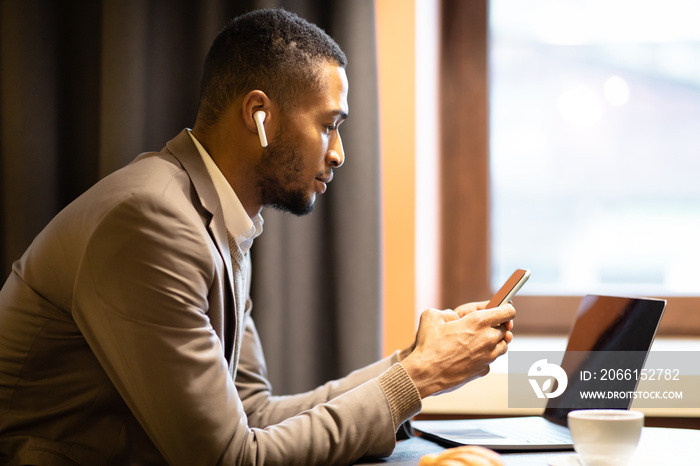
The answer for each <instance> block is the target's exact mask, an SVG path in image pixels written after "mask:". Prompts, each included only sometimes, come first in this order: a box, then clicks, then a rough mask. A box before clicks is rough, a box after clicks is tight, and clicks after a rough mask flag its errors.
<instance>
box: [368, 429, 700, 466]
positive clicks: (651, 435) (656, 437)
mask: <svg viewBox="0 0 700 466" xmlns="http://www.w3.org/2000/svg"><path fill="white" fill-rule="evenodd" d="M442 450H444V448H442V447H440V446H439V445H437V444H435V443H433V442H431V441H429V440H425V439H423V438H420V437H413V438H411V439H409V440H404V441H401V442H399V443H398V444H397V445H396V448H395V449H394V453H393V454H392V455H391V456H390V457H389V458H386V459H384V460H380V461H367V462H360V463H358V464H365V465H372V464H374V465H396V466H415V465H417V464H418V461H419V460H420V458H421V456H423V455H425V454H428V453H439V452H441V451H442ZM699 451H700V430H695V429H668V428H657V427H645V428H644V430H643V431H642V437H641V439H640V440H639V446H638V448H637V452H636V453H635V456H634V459H633V460H632V462H631V465H634V466H651V465H675V464H678V465H700V455H698V452H699ZM572 455H574V452H572V451H569V452H550V453H547V452H532V453H503V454H502V455H501V459H502V460H503V463H504V464H505V465H506V466H516V465H517V466H547V465H549V464H550V462H551V461H556V460H557V459H558V460H559V461H561V460H564V459H566V458H563V457H570V456H572ZM572 464H575V462H573V463H572Z"/></svg>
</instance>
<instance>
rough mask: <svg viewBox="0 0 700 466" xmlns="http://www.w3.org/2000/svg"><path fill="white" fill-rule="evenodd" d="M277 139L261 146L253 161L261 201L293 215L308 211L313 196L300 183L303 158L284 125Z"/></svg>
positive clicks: (310, 210) (313, 198)
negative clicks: (260, 153)
mask: <svg viewBox="0 0 700 466" xmlns="http://www.w3.org/2000/svg"><path fill="white" fill-rule="evenodd" d="M276 139H277V141H276V142H274V143H273V142H271V143H270V144H269V145H268V146H267V147H266V148H264V149H263V154H262V157H261V158H260V160H259V161H258V163H257V165H256V173H257V176H258V189H259V190H260V198H261V200H262V205H263V206H266V207H272V208H274V209H277V210H280V211H282V212H289V213H291V214H293V215H296V216H302V215H307V214H310V213H311V212H312V211H313V209H314V200H315V196H314V195H313V194H309V193H308V188H307V187H306V188H305V187H304V185H303V173H304V158H303V156H302V155H301V154H300V153H299V151H298V150H297V149H296V147H295V146H294V144H292V143H291V142H290V140H289V138H288V137H287V133H286V132H285V131H284V128H282V129H281V130H280V132H279V134H278V137H277V138H276Z"/></svg>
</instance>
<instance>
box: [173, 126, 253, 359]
mask: <svg viewBox="0 0 700 466" xmlns="http://www.w3.org/2000/svg"><path fill="white" fill-rule="evenodd" d="M166 148H167V152H170V153H171V154H172V155H173V156H174V157H175V158H176V159H177V160H178V161H179V162H180V164H181V165H182V166H183V168H184V169H185V171H186V172H187V174H188V175H189V177H190V179H191V180H192V184H193V185H194V189H195V191H196V192H197V195H198V196H199V200H200V202H201V204H202V206H203V207H204V208H205V209H206V210H207V211H208V212H209V213H210V214H211V219H210V221H209V225H207V228H208V230H209V234H210V235H211V237H212V239H213V241H214V243H215V244H216V247H217V249H218V250H219V254H220V255H221V258H222V260H223V262H224V264H225V268H226V271H225V274H226V277H227V283H228V287H227V289H226V296H224V300H223V307H222V309H221V310H220V314H219V315H211V314H209V318H210V319H211V320H212V325H213V326H214V328H215V329H216V328H217V324H218V325H219V326H220V327H219V328H221V329H223V334H221V335H219V338H220V339H221V343H222V345H223V348H224V354H225V356H226V359H227V360H228V361H229V362H230V363H231V362H233V359H235V358H234V357H232V356H233V353H234V340H235V334H236V333H237V332H236V330H235V329H236V328H237V327H239V326H240V325H242V323H241V322H240V321H239V317H238V314H239V312H242V310H240V309H237V307H238V305H237V303H236V299H235V296H234V290H235V282H234V273H235V272H234V270H235V268H234V265H233V264H232V260H231V250H230V248H229V243H228V238H227V234H226V224H225V222H224V213H223V210H222V207H221V201H220V199H219V196H218V194H217V193H216V188H215V187H214V183H213V182H212V181H211V177H210V176H209V172H208V171H207V167H206V165H204V161H203V160H202V157H201V155H200V154H199V151H198V150H197V147H196V146H195V145H194V142H192V138H191V137H190V135H189V132H188V130H187V129H184V130H182V132H180V134H178V135H177V136H176V137H175V138H174V139H172V140H170V141H169V142H168V143H167V144H166ZM227 304H230V305H231V310H232V311H233V312H227ZM230 314H232V315H230ZM232 319H233V321H232ZM217 333H219V332H217Z"/></svg>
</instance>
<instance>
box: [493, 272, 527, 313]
mask: <svg viewBox="0 0 700 466" xmlns="http://www.w3.org/2000/svg"><path fill="white" fill-rule="evenodd" d="M528 278H530V271H529V270H527V269H518V270H516V271H515V272H513V275H511V276H510V278H509V279H508V280H507V281H506V282H505V283H504V284H503V286H502V287H501V289H500V290H498V291H497V292H496V294H495V295H493V298H491V301H489V303H488V304H487V305H486V309H491V308H494V307H498V306H500V305H501V304H504V303H507V302H508V301H510V300H511V299H513V296H515V293H517V292H518V290H519V289H520V288H521V287H522V286H523V285H524V284H525V282H526V281H527V279H528Z"/></svg>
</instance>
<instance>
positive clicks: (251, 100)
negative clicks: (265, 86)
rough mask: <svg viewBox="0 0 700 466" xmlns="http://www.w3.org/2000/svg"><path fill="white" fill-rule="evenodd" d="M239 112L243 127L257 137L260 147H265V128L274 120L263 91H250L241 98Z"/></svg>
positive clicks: (270, 105)
mask: <svg viewBox="0 0 700 466" xmlns="http://www.w3.org/2000/svg"><path fill="white" fill-rule="evenodd" d="M241 111H242V112H243V114H242V115H241V117H242V119H243V124H244V125H245V127H246V128H247V129H248V131H249V132H251V133H253V134H256V135H257V137H258V138H259V139H260V145H261V146H262V147H266V146H267V131H266V129H265V127H266V126H267V125H269V123H270V122H271V121H272V120H273V119H274V116H273V111H272V102H271V101H270V99H269V98H268V97H267V95H266V94H265V93H264V92H263V91H260V90H254V91H250V92H249V93H248V94H246V95H245V97H244V98H243V102H242V105H241Z"/></svg>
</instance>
